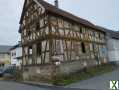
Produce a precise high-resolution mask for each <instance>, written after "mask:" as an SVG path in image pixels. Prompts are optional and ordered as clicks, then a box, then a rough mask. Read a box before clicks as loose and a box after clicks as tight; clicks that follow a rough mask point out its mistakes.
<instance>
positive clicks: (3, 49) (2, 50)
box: [0, 45, 12, 54]
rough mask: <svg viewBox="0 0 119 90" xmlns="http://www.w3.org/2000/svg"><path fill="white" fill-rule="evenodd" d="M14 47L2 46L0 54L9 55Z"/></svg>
mask: <svg viewBox="0 0 119 90" xmlns="http://www.w3.org/2000/svg"><path fill="white" fill-rule="evenodd" d="M11 47H12V46H6V45H0V54H4V53H9V51H10V48H11Z"/></svg>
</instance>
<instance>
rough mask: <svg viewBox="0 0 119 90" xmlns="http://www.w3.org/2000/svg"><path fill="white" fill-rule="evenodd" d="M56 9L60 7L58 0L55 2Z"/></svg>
mask: <svg viewBox="0 0 119 90" xmlns="http://www.w3.org/2000/svg"><path fill="white" fill-rule="evenodd" d="M55 7H57V8H58V7H59V5H58V0H55Z"/></svg>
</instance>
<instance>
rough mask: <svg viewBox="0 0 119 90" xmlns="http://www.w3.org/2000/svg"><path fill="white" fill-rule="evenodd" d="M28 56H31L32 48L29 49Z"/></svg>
mask: <svg viewBox="0 0 119 90" xmlns="http://www.w3.org/2000/svg"><path fill="white" fill-rule="evenodd" d="M29 55H32V46H30V47H29Z"/></svg>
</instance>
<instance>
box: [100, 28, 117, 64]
mask: <svg viewBox="0 0 119 90" xmlns="http://www.w3.org/2000/svg"><path fill="white" fill-rule="evenodd" d="M98 27H99V28H102V29H103V30H104V31H106V36H107V50H108V51H107V52H108V53H107V54H108V60H109V62H111V63H116V64H119V32H116V31H112V30H109V29H106V28H103V27H100V26H98Z"/></svg>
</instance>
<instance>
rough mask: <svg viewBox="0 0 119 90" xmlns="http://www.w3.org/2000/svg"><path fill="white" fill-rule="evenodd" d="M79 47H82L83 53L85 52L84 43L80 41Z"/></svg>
mask: <svg viewBox="0 0 119 90" xmlns="http://www.w3.org/2000/svg"><path fill="white" fill-rule="evenodd" d="M81 48H82V52H83V53H86V48H85V44H84V43H83V42H82V43H81Z"/></svg>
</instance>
